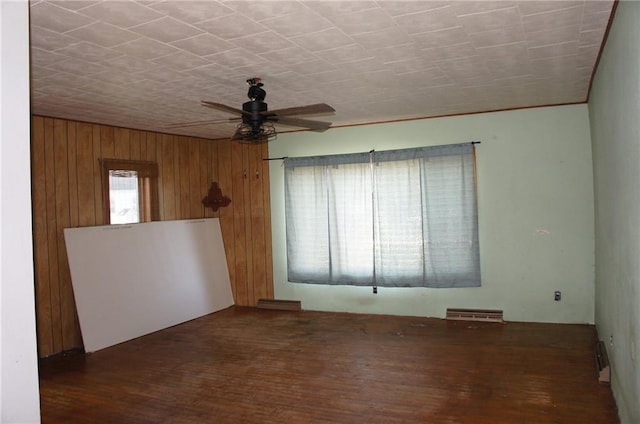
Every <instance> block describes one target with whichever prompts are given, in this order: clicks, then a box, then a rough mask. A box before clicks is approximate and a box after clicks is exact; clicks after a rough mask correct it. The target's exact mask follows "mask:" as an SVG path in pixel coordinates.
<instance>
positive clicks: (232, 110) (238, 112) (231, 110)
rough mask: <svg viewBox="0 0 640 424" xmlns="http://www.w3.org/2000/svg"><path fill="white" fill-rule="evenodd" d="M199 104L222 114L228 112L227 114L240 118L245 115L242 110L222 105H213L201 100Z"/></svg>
mask: <svg viewBox="0 0 640 424" xmlns="http://www.w3.org/2000/svg"><path fill="white" fill-rule="evenodd" d="M200 104H201V105H202V106H206V107H210V108H211V109H217V110H222V111H224V112H229V113H233V114H236V115H240V116H242V115H244V114H245V113H247V112H245V111H243V110H242V109H237V108H235V107H231V106H227V105H223V104H222V103H214V102H207V101H206V100H201V101H200Z"/></svg>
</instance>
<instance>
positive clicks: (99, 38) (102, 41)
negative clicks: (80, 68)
mask: <svg viewBox="0 0 640 424" xmlns="http://www.w3.org/2000/svg"><path fill="white" fill-rule="evenodd" d="M67 35H70V36H72V37H76V38H78V39H80V40H84V41H88V42H90V43H94V44H97V45H99V46H102V47H113V46H115V45H118V44H122V43H126V42H129V41H132V40H135V39H137V38H140V36H139V35H138V34H135V33H133V32H130V31H127V30H124V29H120V28H118V27H117V26H114V25H111V24H107V23H104V22H95V23H92V24H90V25H87V26H84V27H82V28H78V29H76V30H73V31H69V32H67Z"/></svg>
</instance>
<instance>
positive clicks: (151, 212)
mask: <svg viewBox="0 0 640 424" xmlns="http://www.w3.org/2000/svg"><path fill="white" fill-rule="evenodd" d="M100 166H101V168H102V210H103V216H104V223H105V225H111V201H110V199H111V197H110V192H111V189H110V184H109V172H110V171H134V172H136V173H137V175H138V202H139V203H140V211H141V212H140V218H139V221H138V223H140V222H149V221H159V220H160V201H159V196H158V176H159V174H160V173H159V169H158V163H157V162H153V161H143V160H130V159H101V160H100ZM147 179H148V187H147V190H146V191H147V192H148V206H147V208H148V212H147V213H146V214H144V215H146V216H144V215H143V211H144V210H146V208H145V205H144V204H142V203H141V200H144V199H143V198H141V196H140V193H141V191H142V187H144V186H145V183H144V182H143V180H147ZM114 225H115V224H114ZM120 225H122V224H120Z"/></svg>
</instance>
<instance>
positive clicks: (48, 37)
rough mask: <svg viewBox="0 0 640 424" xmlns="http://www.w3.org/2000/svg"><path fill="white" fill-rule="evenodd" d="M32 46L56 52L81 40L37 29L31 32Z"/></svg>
mask: <svg viewBox="0 0 640 424" xmlns="http://www.w3.org/2000/svg"><path fill="white" fill-rule="evenodd" d="M30 41H31V46H33V47H38V48H41V49H43V50H56V49H61V48H63V47H67V46H69V45H71V44H74V43H77V42H79V41H80V40H78V39H77V38H74V37H69V36H68V35H65V34H61V33H59V32H56V31H51V30H48V29H45V28H37V30H34V31H32V32H31V40H30Z"/></svg>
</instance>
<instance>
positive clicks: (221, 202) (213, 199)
mask: <svg viewBox="0 0 640 424" xmlns="http://www.w3.org/2000/svg"><path fill="white" fill-rule="evenodd" d="M229 203H231V199H229V198H228V197H227V196H223V195H222V190H220V187H218V183H216V182H212V183H211V187H209V193H208V194H207V196H206V197H205V198H204V199H202V204H203V205H204V207H205V208H211V209H212V210H213V211H214V212H215V211H217V210H218V208H219V207H221V206H222V207H224V206H229Z"/></svg>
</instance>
